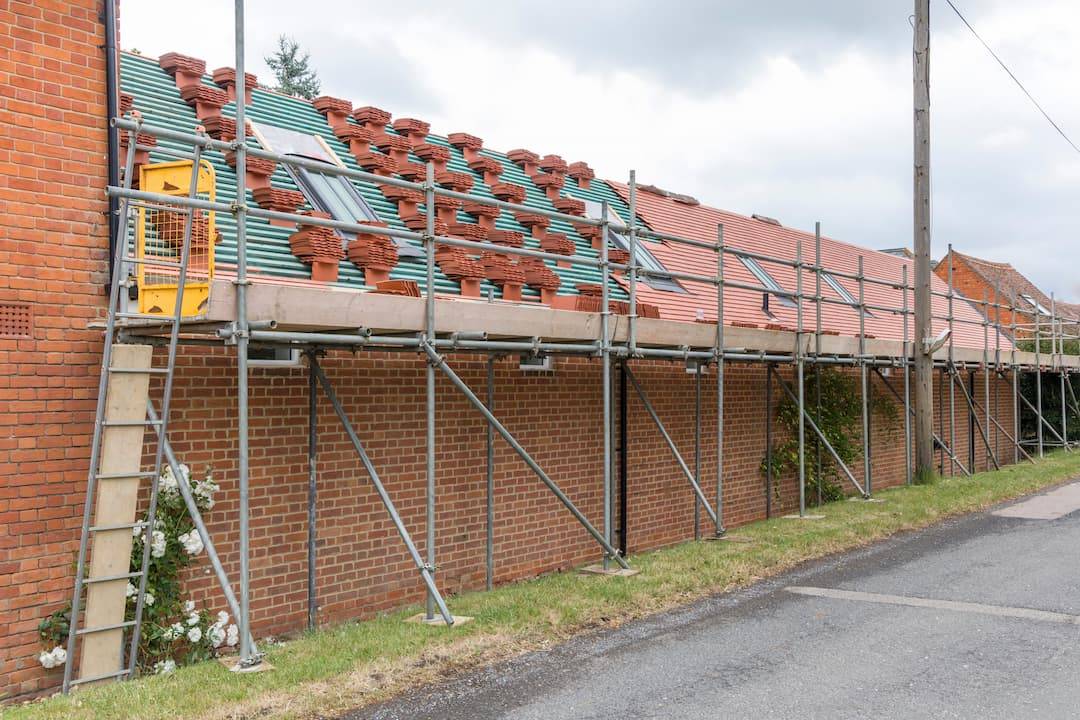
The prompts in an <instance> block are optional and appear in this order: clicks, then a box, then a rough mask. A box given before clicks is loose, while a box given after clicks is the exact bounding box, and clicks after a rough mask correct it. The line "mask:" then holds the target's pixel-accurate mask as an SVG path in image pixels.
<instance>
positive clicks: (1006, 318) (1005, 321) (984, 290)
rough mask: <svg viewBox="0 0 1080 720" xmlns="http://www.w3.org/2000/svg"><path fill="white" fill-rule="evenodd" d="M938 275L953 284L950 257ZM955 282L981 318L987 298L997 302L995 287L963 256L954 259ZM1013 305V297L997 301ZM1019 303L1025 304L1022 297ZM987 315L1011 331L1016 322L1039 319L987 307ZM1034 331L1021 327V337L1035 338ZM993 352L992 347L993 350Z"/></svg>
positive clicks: (936, 268) (1032, 321) (954, 286)
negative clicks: (983, 303)
mask: <svg viewBox="0 0 1080 720" xmlns="http://www.w3.org/2000/svg"><path fill="white" fill-rule="evenodd" d="M934 273H935V274H936V275H937V276H938V277H939V278H941V279H942V280H943V281H944V282H946V283H947V282H949V256H948V255H946V256H945V259H944V260H942V261H941V262H940V263H938V264H937V266H936V267H935V268H934ZM952 281H953V288H954V289H955V290H956V292H958V293H959V294H961V295H963V296H964V297H966V298H970V299H971V300H972V304H973V305H974V306H975V309H976V310H977V311H978V312H979V314H980V315H982V314H983V307H982V301H983V298H984V297H985V298H986V300H987V302H988V303H993V302H994V287H993V286H992V285H991V284H990V283H988V282H986V279H985V278H984V277H983V276H982V274H980V273H979V272H977V271H975V270H974V269H972V267H971V266H970V265H968V264H967V262H966V261H965V260H964V259H963V258H962V257H959V256H954V258H953V268H952ZM956 302H963V300H957V301H956ZM1010 302H1011V299H1010V298H1007V297H1001V296H1000V295H999V296H998V298H997V303H998V304H1000V305H1008V304H1009V303H1010ZM1016 302H1017V303H1018V304H1022V303H1023V301H1022V300H1021V299H1020V298H1016ZM986 314H987V315H989V316H990V319H991V320H992V321H993V322H994V323H996V324H998V325H1000V326H1001V327H1002V329H1003V330H1005V331H1006V332H1008V330H1009V326H1010V325H1012V323H1013V322H1014V321H1015V322H1016V323H1017V324H1018V325H1021V326H1024V325H1030V324H1031V323H1034V322H1035V316H1034V315H1033V314H1031V313H1024V312H1015V313H1014V312H1013V311H1011V310H1005V309H1001V308H990V307H988V308H987V312H986ZM1032 332H1033V331H1032V329H1031V328H1030V327H1019V328H1017V331H1016V334H1017V336H1020V337H1022V336H1025V335H1031V334H1032ZM991 349H992V348H991Z"/></svg>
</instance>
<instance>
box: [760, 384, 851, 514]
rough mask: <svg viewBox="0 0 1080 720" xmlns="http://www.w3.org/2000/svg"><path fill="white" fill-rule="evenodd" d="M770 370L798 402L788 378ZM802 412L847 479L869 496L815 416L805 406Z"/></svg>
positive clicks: (785, 391)
mask: <svg viewBox="0 0 1080 720" xmlns="http://www.w3.org/2000/svg"><path fill="white" fill-rule="evenodd" d="M769 371H770V372H772V373H773V375H775V376H776V380H777V382H778V383H779V384H780V387H781V388H783V390H784V394H785V395H787V396H788V399H789V400H791V402H793V403H795V404H798V402H799V399H798V398H797V397H795V392H794V391H793V390H792V389H791V387H790V386H789V385H788V383H787V380H785V379H784V378H782V377H780V373H778V372H776V369H775V368H773V367H772V366H770V367H769ZM802 414H803V418H804V419H805V420H806V424H807V425H809V426H810V429H811V430H813V431H814V434H815V435H817V436H818V439H819V440H821V444H822V445H824V446H825V449H826V450H828V451H829V454H830V455H832V458H833V460H835V461H836V464H837V465H838V466H839V467H840V469H841V470H843V471H844V474H845V475H846V476H847V479H848V480H850V481H851V484H852V485H854V486H855V489H856V490H858V491H859V493H860V494H861V495H862V496H863V497H869V496H868V495H867V494H866V490H864V489H863V486H862V485H860V484H859V481H858V480H856V479H855V476H854V475H852V474H851V470H849V469H848V466H847V465H846V464H845V463H844V461H843V460H841V459H840V456H839V455H837V453H836V450H834V449H833V446H832V444H831V443H830V442H829V439H828V438H826V437H825V434H824V433H823V432H821V430H820V429H819V428H818V426H817V424H816V423H815V422H814V418H813V417H811V416H810V413H808V412H807V411H806V408H805V407H804V408H803V413H802Z"/></svg>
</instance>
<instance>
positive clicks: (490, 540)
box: [484, 355, 495, 590]
mask: <svg viewBox="0 0 1080 720" xmlns="http://www.w3.org/2000/svg"><path fill="white" fill-rule="evenodd" d="M487 406H488V407H489V408H491V411H492V412H495V356H494V355H490V356H488V359H487ZM486 500H487V528H486V530H487V533H486V535H487V537H486V540H487V548H486V552H485V568H486V572H485V573H484V587H486V588H487V589H488V590H491V589H492V588H493V587H494V586H495V431H494V430H492V428H491V423H487V493H486Z"/></svg>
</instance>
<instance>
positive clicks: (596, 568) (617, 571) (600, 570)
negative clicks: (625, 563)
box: [580, 563, 641, 577]
mask: <svg viewBox="0 0 1080 720" xmlns="http://www.w3.org/2000/svg"><path fill="white" fill-rule="evenodd" d="M580 572H581V574H582V575H614V576H616V577H632V576H634V575H637V574H638V573H639V572H641V571H640V570H635V569H634V568H621V567H619V566H618V565H613V566H612V567H609V568H607V569H606V570H605V569H604V566H603V565H601V564H599V563H597V564H596V565H588V566H586V567H583V568H581V570H580Z"/></svg>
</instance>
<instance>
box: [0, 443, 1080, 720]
mask: <svg viewBox="0 0 1080 720" xmlns="http://www.w3.org/2000/svg"><path fill="white" fill-rule="evenodd" d="M1078 474H1080V453H1071V454H1066V453H1060V452H1058V453H1055V454H1051V455H1048V456H1047V457H1046V459H1045V460H1042V461H1040V462H1039V463H1038V464H1037V465H1031V464H1020V465H1013V466H1010V467H1007V468H1005V469H1004V470H1000V471H997V472H989V473H981V474H978V475H975V476H974V477H971V478H955V479H942V480H938V481H937V482H935V483H933V484H929V485H918V486H911V487H902V488H895V489H890V490H884V491H882V492H880V493H879V494H878V495H877V497H879V498H882V499H884V500H885V501H886V502H884V503H881V504H869V503H858V502H837V503H833V504H831V505H828V506H826V507H824V508H821V509H820V511H819V510H817V509H815V511H814V512H815V513H820V514H821V515H824V516H825V517H824V519H822V520H817V521H813V522H795V521H791V520H784V519H775V520H768V521H763V522H757V523H753V524H751V525H746V526H744V527H740V528H738V530H737V531H736V534H737V535H739V536H740V537H742V538H744V539H746V540H748V541H749V542H745V543H741V542H740V543H693V542H690V543H685V544H682V545H678V546H675V547H670V548H665V549H662V550H657V551H654V552H649V553H643V554H641V555H637V556H635V557H633V558H632V563H633V565H634V567H636V568H638V569H639V570H641V574H640V575H637V576H635V577H629V578H620V577H596V576H582V575H578V574H576V573H564V574H557V575H550V576H547V577H543V578H538V579H536V580H532V581H528V582H522V583H518V584H515V585H508V586H505V587H502V588H498V589H496V590H495V591H493V592H490V593H469V594H466V595H462V596H459V597H455V598H453V600H452V602H451V607H452V609H453V610H454V612H456V613H458V614H461V615H470V616H473V617H474V618H475V620H474V621H473V622H472V623H470V624H467V625H464V626H461V627H459V628H455V629H452V630H447V629H445V628H432V627H424V626H421V625H417V624H413V623H405V622H403V620H404V618H406V617H407V616H409V615H410V614H412V613H415V612H416V608H410V609H407V610H403V611H401V612H397V613H393V614H388V615H385V616H381V617H378V618H376V619H373V620H367V621H364V622H357V623H349V624H347V625H342V626H339V627H335V628H330V629H326V630H321V631H318V632H314V633H310V634H307V635H304V636H303V637H301V638H299V639H297V640H293V641H291V642H288V643H285V644H282V645H279V646H276V647H272V648H270V649H269V652H268V659H269V661H270V662H271V663H272V664H273V665H274V668H275V669H274V670H273V671H270V672H266V673H259V674H251V675H236V674H233V673H230V672H228V671H227V670H226V669H225V668H224V667H222V666H221V665H219V664H218V663H204V664H201V665H196V666H191V667H186V668H181V669H180V670H178V671H177V672H175V673H173V674H172V675H169V676H164V677H150V678H146V679H142V680H138V681H134V682H123V683H113V684H109V685H103V686H100V687H95V688H88V689H86V690H83V691H81V692H78V693H76V694H74V695H72V696H70V697H61V696H55V697H52V698H49V699H46V700H43V701H38V702H33V703H27V704H23V705H19V706H11V707H8V708H5V709H4V710H2V711H0V715H2V716H3V718H5V720H8V719H10V720H53V719H59V718H64V719H65V720H90V719H91V718H94V719H96V720H107V719H109V718H139V719H142V720H156V719H158V718H160V719H162V720H165V719H168V720H178V719H180V718H192V719H198V720H214V719H218V720H224V719H227V718H230V719H231V718H248V717H259V718H307V717H314V716H319V717H326V716H333V715H334V714H335V713H339V712H344V711H346V710H348V709H352V708H355V707H357V706H360V705H364V704H366V703H369V702H375V701H379V700H383V699H386V698H387V697H390V696H391V695H393V694H394V693H395V692H398V691H400V690H402V689H404V688H406V687H412V686H415V685H417V684H419V683H423V682H430V681H435V680H438V679H440V678H445V677H448V676H450V675H452V674H453V673H455V672H459V671H461V670H463V669H465V668H468V667H471V666H474V665H476V664H478V663H485V662H491V661H494V660H498V659H501V658H506V657H510V656H513V655H515V654H517V653H520V652H523V651H526V650H532V649H537V648H541V647H544V646H547V645H550V644H553V643H555V642H558V641H560V640H562V639H565V638H567V637H569V636H570V635H572V634H574V633H578V632H581V631H583V630H586V629H591V628H600V627H614V626H617V625H619V624H621V623H624V622H626V621H627V620H631V619H634V618H638V617H642V616H644V615H648V614H651V613H655V612H658V611H661V610H665V609H668V608H672V607H676V606H679V605H683V604H686V603H688V602H690V601H693V600H695V599H697V598H701V597H704V596H706V595H709V594H712V593H717V592H722V591H725V590H730V589H733V588H736V587H740V586H744V585H748V584H750V583H752V582H754V581H755V580H758V579H760V578H762V577H766V576H769V575H774V574H777V573H779V572H782V571H784V570H787V569H789V568H791V567H793V566H795V565H797V564H799V563H802V562H805V561H807V560H811V559H815V558H820V557H823V556H825V555H829V554H832V553H836V552H840V551H843V550H849V549H852V548H856V547H859V546H862V545H866V544H868V543H870V542H873V541H875V540H880V539H882V538H884V537H887V536H889V535H891V534H894V533H896V532H899V531H902V530H911V529H916V528H922V527H926V526H927V525H931V524H933V523H935V522H937V521H940V520H942V519H944V518H947V517H949V516H953V515H959V514H962V513H967V512H971V511H975V510H979V509H981V508H985V507H987V506H989V505H992V504H995V503H998V502H1001V501H1003V500H1007V499H1010V498H1014V497H1018V496H1020V495H1024V494H1027V493H1030V492H1034V491H1037V490H1039V489H1042V488H1044V487H1048V486H1051V485H1054V484H1056V483H1059V482H1062V481H1065V480H1068V479H1070V478H1072V477H1075V476H1077V475H1078Z"/></svg>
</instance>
